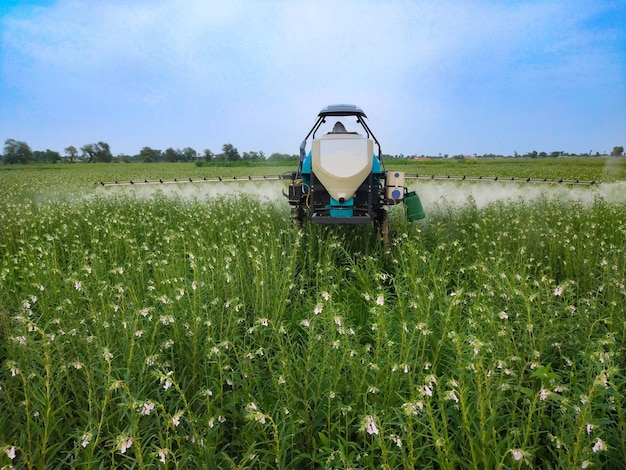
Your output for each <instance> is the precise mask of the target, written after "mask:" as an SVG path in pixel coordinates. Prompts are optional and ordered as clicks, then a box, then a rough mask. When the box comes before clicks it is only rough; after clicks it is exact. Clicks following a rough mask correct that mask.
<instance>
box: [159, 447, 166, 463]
mask: <svg viewBox="0 0 626 470" xmlns="http://www.w3.org/2000/svg"><path fill="white" fill-rule="evenodd" d="M166 455H167V449H160V450H159V460H160V461H161V463H165V456H166Z"/></svg>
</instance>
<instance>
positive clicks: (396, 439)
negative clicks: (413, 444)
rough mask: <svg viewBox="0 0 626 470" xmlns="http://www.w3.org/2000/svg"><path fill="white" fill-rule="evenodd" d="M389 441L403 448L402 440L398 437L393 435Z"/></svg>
mask: <svg viewBox="0 0 626 470" xmlns="http://www.w3.org/2000/svg"><path fill="white" fill-rule="evenodd" d="M389 439H391V440H392V441H393V443H394V444H395V445H397V446H398V447H400V448H402V440H401V439H400V438H399V437H398V436H396V435H395V434H392V435H391V436H389Z"/></svg>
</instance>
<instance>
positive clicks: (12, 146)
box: [0, 139, 297, 164]
mask: <svg viewBox="0 0 626 470" xmlns="http://www.w3.org/2000/svg"><path fill="white" fill-rule="evenodd" d="M0 159H1V160H2V162H3V163H8V164H14V163H35V162H37V163H58V162H70V163H74V162H87V163H92V162H98V163H111V162H143V163H157V162H238V161H248V162H261V161H287V160H296V159H297V156H296V155H288V154H283V153H273V154H271V155H270V156H269V157H266V156H265V153H264V152H263V151H262V150H261V151H258V152H257V151H250V152H243V153H241V154H240V153H239V151H238V150H237V148H236V147H235V146H234V145H233V144H224V145H223V146H222V152H221V153H214V152H212V151H211V150H209V149H205V150H204V151H202V153H199V152H197V151H196V150H194V149H193V148H191V147H185V148H184V149H174V148H172V147H169V148H168V149H166V150H159V149H153V148H150V147H144V148H142V149H141V151H140V152H139V153H138V154H137V155H125V154H119V155H116V156H113V154H112V153H111V148H110V146H109V144H107V143H106V142H96V143H92V144H86V145H83V146H82V147H80V148H76V147H75V146H73V145H70V146H69V147H66V148H65V149H64V155H61V154H60V153H59V152H56V151H53V150H49V149H48V150H45V151H41V150H34V151H33V150H32V149H31V148H30V146H29V145H28V144H27V143H26V142H23V141H18V140H15V139H7V140H6V141H5V142H4V154H3V155H0Z"/></svg>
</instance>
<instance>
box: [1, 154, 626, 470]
mask: <svg viewBox="0 0 626 470" xmlns="http://www.w3.org/2000/svg"><path fill="white" fill-rule="evenodd" d="M13 168H14V167H11V170H10V171H6V172H5V173H4V174H3V178H2V180H0V185H2V186H1V187H0V189H1V190H2V194H3V195H7V197H3V198H2V200H1V201H0V222H1V223H0V284H1V285H2V289H1V290H0V345H1V349H0V387H1V388H0V416H2V418H3V419H1V420H0V465H13V466H15V467H16V468H61V467H70V468H71V467H86V468H100V467H108V468H117V467H138V468H149V467H150V468H155V467H164V468H224V467H225V468H235V467H236V468H298V469H300V468H311V469H312V468H348V467H352V468H425V467H426V468H428V467H429V466H430V467H432V468H447V469H457V468H460V469H464V468H468V469H469V468H502V469H504V468H554V469H557V468H558V469H570V468H581V467H583V466H592V465H593V466H595V467H598V468H600V467H604V468H617V467H619V465H620V464H621V462H623V461H625V460H626V448H625V444H624V440H623V436H624V434H625V431H626V415H625V414H624V411H623V410H624V409H625V408H626V403H625V401H624V389H625V388H626V378H625V376H624V371H623V357H624V354H626V346H625V345H626V330H625V324H624V316H623V315H624V304H625V303H626V290H625V288H624V285H625V279H624V272H626V266H625V261H626V247H625V246H624V239H625V237H626V206H625V204H624V203H623V202H608V201H606V200H603V199H602V198H600V197H597V198H596V199H595V200H592V201H590V202H588V203H582V202H572V201H568V200H561V199H558V198H557V197H551V196H550V194H548V195H547V196H545V197H543V198H539V199H537V200H535V201H533V202H527V201H509V202H505V201H499V202H494V203H491V204H488V205H486V206H484V207H478V206H477V205H476V203H474V202H473V201H471V200H470V201H468V202H467V204H464V205H462V206H451V205H449V204H445V203H442V204H441V205H439V206H438V207H433V208H430V210H429V211H428V212H429V218H428V219H427V220H425V221H424V222H423V223H417V224H408V223H406V222H404V221H403V220H402V219H401V217H400V215H401V214H399V213H398V211H392V213H391V223H392V227H393V229H394V230H396V231H397V236H396V237H395V240H394V242H393V244H392V248H391V253H390V254H389V255H384V254H383V253H382V252H381V247H380V243H379V240H378V238H377V236H376V234H375V233H374V231H373V230H372V229H371V228H370V227H323V226H310V225H305V226H304V228H303V229H302V230H299V231H294V230H293V229H292V228H291V226H290V223H289V220H288V213H289V211H288V207H286V204H278V203H271V202H263V201H259V200H257V199H254V198H252V197H246V196H238V197H229V198H226V197H218V198H212V199H200V197H199V196H198V197H195V198H194V197H187V198H183V197H182V196H166V194H165V193H163V192H160V191H157V192H156V193H154V194H152V195H150V196H147V197H143V196H141V195H139V194H135V193H128V194H126V193H117V192H115V191H105V190H104V189H103V188H101V190H98V188H97V186H96V185H94V184H93V183H94V182H96V181H99V180H100V179H118V178H119V179H126V178H128V179H131V178H137V177H138V176H139V173H140V172H141V171H143V172H144V173H143V176H144V177H149V178H153V177H155V176H156V177H158V175H161V176H163V177H165V178H167V177H170V176H174V175H172V174H164V173H166V172H171V171H178V172H179V171H180V170H181V168H184V169H185V172H186V173H185V174H184V175H181V174H180V173H178V174H176V175H175V176H195V175H201V174H208V173H212V174H214V172H218V173H219V174H224V173H223V172H224V170H225V168H224V167H216V166H207V167H200V168H198V167H195V166H194V165H191V164H186V165H185V164H181V166H179V165H171V164H165V163H157V164H155V165H141V164H129V165H98V164H96V165H41V166H36V167H17V168H15V169H13ZM76 168H78V169H76ZM263 168H264V167H260V169H259V168H258V167H257V168H256V170H257V171H262V170H263ZM472 168H473V167H472ZM226 169H227V170H230V171H232V172H237V171H243V172H250V171H252V170H254V168H253V167H241V168H239V167H237V166H234V165H233V166H228V167H226ZM152 172H154V173H155V174H158V175H155V174H153V173H152ZM148 173H149V174H148ZM244 174H245V173H244ZM579 177H583V176H582V175H579ZM54 188H56V189H54ZM278 188H279V187H278ZM61 190H63V191H66V194H65V195H63V194H62V192H61ZM67 191H69V193H67ZM82 196H85V197H84V198H82V199H81V197H82ZM396 209H400V208H396Z"/></svg>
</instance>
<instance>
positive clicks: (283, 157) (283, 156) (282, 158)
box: [267, 153, 298, 162]
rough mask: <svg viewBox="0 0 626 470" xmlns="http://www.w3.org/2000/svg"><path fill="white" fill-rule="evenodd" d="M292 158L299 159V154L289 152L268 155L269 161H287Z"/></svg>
mask: <svg viewBox="0 0 626 470" xmlns="http://www.w3.org/2000/svg"><path fill="white" fill-rule="evenodd" d="M290 160H298V156H297V155H289V154H287V153H273V154H271V155H270V156H269V157H267V161H268V162H285V161H290Z"/></svg>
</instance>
